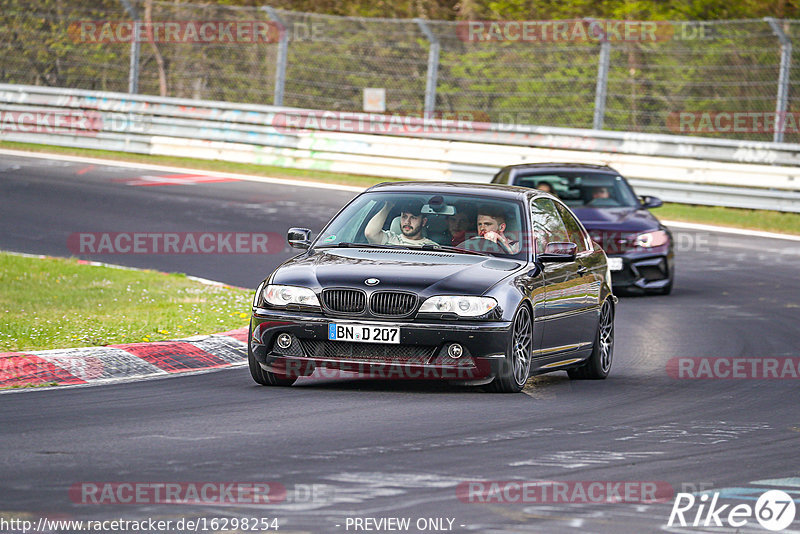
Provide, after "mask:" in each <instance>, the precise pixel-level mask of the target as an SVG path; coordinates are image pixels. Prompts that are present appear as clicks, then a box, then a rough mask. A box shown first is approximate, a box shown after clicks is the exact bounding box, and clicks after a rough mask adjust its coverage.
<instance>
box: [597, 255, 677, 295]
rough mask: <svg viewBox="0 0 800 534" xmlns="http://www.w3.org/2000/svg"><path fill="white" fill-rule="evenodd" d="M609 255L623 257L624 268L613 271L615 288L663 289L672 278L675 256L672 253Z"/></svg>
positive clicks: (612, 280) (612, 277) (612, 276)
mask: <svg viewBox="0 0 800 534" xmlns="http://www.w3.org/2000/svg"><path fill="white" fill-rule="evenodd" d="M609 257H618V258H622V270H620V271H611V283H612V285H613V286H614V289H641V290H645V291H647V290H657V289H663V288H664V287H666V286H667V285H669V283H670V282H671V280H672V270H673V265H672V262H673V258H672V255H670V254H663V253H660V254H648V253H629V254H624V255H620V256H618V255H612V254H610V255H609Z"/></svg>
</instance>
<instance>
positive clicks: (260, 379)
mask: <svg viewBox="0 0 800 534" xmlns="http://www.w3.org/2000/svg"><path fill="white" fill-rule="evenodd" d="M252 336H253V326H252V325H250V331H249V332H248V334H247V364H248V365H249V367H250V376H252V377H253V380H255V381H256V383H257V384H260V385H262V386H291V385H292V384H294V383H295V381H297V378H289V377H287V376H286V375H279V374H277V373H271V372H269V371H265V370H264V369H262V368H261V365H259V363H258V361H257V360H256V357H255V355H254V354H253V348H252V346H251V345H250V340H251V339H252Z"/></svg>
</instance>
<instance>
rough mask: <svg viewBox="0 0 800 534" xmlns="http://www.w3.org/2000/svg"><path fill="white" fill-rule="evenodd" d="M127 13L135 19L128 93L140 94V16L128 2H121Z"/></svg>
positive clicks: (125, 0)
mask: <svg viewBox="0 0 800 534" xmlns="http://www.w3.org/2000/svg"><path fill="white" fill-rule="evenodd" d="M121 2H122V6H123V7H124V8H125V11H127V12H128V14H129V15H130V16H131V18H132V19H133V40H132V41H131V61H130V67H129V70H128V92H129V93H131V94H136V93H138V92H139V41H141V32H142V28H141V25H140V24H139V22H140V21H139V15H137V13H136V10H135V9H134V8H133V6H132V5H131V3H130V2H129V1H128V0H121Z"/></svg>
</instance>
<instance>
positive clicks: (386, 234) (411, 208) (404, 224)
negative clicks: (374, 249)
mask: <svg viewBox="0 0 800 534" xmlns="http://www.w3.org/2000/svg"><path fill="white" fill-rule="evenodd" d="M393 207H394V202H389V201H387V202H385V203H384V204H383V208H381V210H380V211H379V212H378V213H376V214H375V215H374V216H373V217H372V219H370V220H369V222H368V223H367V226H366V228H364V236H365V237H366V238H367V241H369V242H370V243H372V244H374V245H407V246H412V247H421V246H423V245H437V244H438V243H436V241H433V240H431V239H428V238H427V237H423V235H422V228H423V227H424V226H425V225H426V224H428V218H427V217H423V216H422V204H421V203H419V202H407V203H406V204H404V205H403V206H402V208H401V209H400V231H401V232H402V233H400V234H396V233H394V232H392V231H391V230H384V229H383V224H384V223H385V222H386V217H388V216H389V212H390V211H392V208H393Z"/></svg>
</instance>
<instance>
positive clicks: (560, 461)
mask: <svg viewBox="0 0 800 534" xmlns="http://www.w3.org/2000/svg"><path fill="white" fill-rule="evenodd" d="M658 454H664V453H663V452H656V451H647V452H614V451H561V452H556V453H552V454H543V455H542V456H539V457H537V458H531V459H530V460H522V461H519V462H511V463H509V464H508V465H509V466H510V467H520V466H525V465H539V466H545V467H561V468H564V469H578V468H581V467H589V466H591V465H605V464H610V463H612V462H624V461H627V460H636V459H643V458H647V457H648V456H654V455H658Z"/></svg>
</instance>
